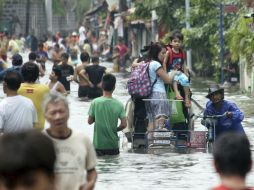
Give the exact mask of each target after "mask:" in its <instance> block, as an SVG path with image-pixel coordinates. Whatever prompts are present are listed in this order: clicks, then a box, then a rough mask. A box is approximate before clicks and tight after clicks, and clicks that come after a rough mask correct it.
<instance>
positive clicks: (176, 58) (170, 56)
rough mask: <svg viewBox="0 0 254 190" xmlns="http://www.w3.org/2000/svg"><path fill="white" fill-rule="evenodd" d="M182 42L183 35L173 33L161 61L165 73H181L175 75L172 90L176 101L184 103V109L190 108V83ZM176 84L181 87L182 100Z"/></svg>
mask: <svg viewBox="0 0 254 190" xmlns="http://www.w3.org/2000/svg"><path fill="white" fill-rule="evenodd" d="M182 41H183V35H182V34H181V33H180V32H174V33H173V34H172V36H170V45H169V46H168V47H167V52H166V54H165V57H164V61H163V69H164V70H165V71H167V73H169V72H171V71H173V70H177V71H181V72H182V73H181V74H180V75H175V77H174V81H173V89H174V92H175V94H176V99H178V100H183V99H184V101H185V106H186V107H191V101H190V83H189V79H188V76H189V73H188V70H187V68H186V62H185V54H184V52H183V50H182V49H181V46H182ZM178 83H180V84H181V85H182V86H183V90H184V96H185V97H184V98H183V97H182V96H181V95H180V92H179V90H178Z"/></svg>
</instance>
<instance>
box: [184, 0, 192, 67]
mask: <svg viewBox="0 0 254 190" xmlns="http://www.w3.org/2000/svg"><path fill="white" fill-rule="evenodd" d="M189 21H190V0H185V25H186V28H187V29H190V28H191V27H190V22H189ZM186 54H187V67H188V68H189V70H190V71H191V72H192V59H191V49H189V50H187V52H186Z"/></svg>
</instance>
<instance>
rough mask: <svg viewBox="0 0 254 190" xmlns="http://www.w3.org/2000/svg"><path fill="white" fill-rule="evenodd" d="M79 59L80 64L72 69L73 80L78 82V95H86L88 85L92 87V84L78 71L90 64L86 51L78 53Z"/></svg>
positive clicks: (80, 96) (81, 96)
mask: <svg viewBox="0 0 254 190" xmlns="http://www.w3.org/2000/svg"><path fill="white" fill-rule="evenodd" d="M80 60H81V64H80V65H78V66H77V67H76V68H75V70H74V81H76V82H77V83H78V84H79V87H78V97H79V98H83V97H88V92H89V89H90V86H91V87H93V84H92V83H91V81H90V80H89V78H88V76H87V75H86V74H82V76H81V74H80V72H81V71H82V70H83V69H86V67H87V66H88V65H89V64H90V56H89V54H88V53H87V52H82V53H81V54H80Z"/></svg>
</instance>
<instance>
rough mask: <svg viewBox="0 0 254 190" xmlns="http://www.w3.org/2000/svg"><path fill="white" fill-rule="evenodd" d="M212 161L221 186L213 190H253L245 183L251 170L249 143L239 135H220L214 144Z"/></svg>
mask: <svg viewBox="0 0 254 190" xmlns="http://www.w3.org/2000/svg"><path fill="white" fill-rule="evenodd" d="M213 160H214V166H215V169H216V172H217V173H218V174H219V177H220V180H221V185H220V186H218V187H216V188H213V190H253V189H254V188H248V187H247V185H246V182H245V178H246V176H247V174H248V173H249V172H250V170H251V166H252V160H251V150H250V142H249V140H248V138H247V137H246V135H243V134H239V133H235V132H234V133H225V134H222V135H221V136H220V137H219V138H218V139H217V140H216V142H215V144H214V149H213Z"/></svg>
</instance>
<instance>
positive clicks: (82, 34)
mask: <svg viewBox="0 0 254 190" xmlns="http://www.w3.org/2000/svg"><path fill="white" fill-rule="evenodd" d="M78 32H79V45H84V40H85V39H86V34H85V32H86V29H85V27H84V26H80V28H79V30H78Z"/></svg>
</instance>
